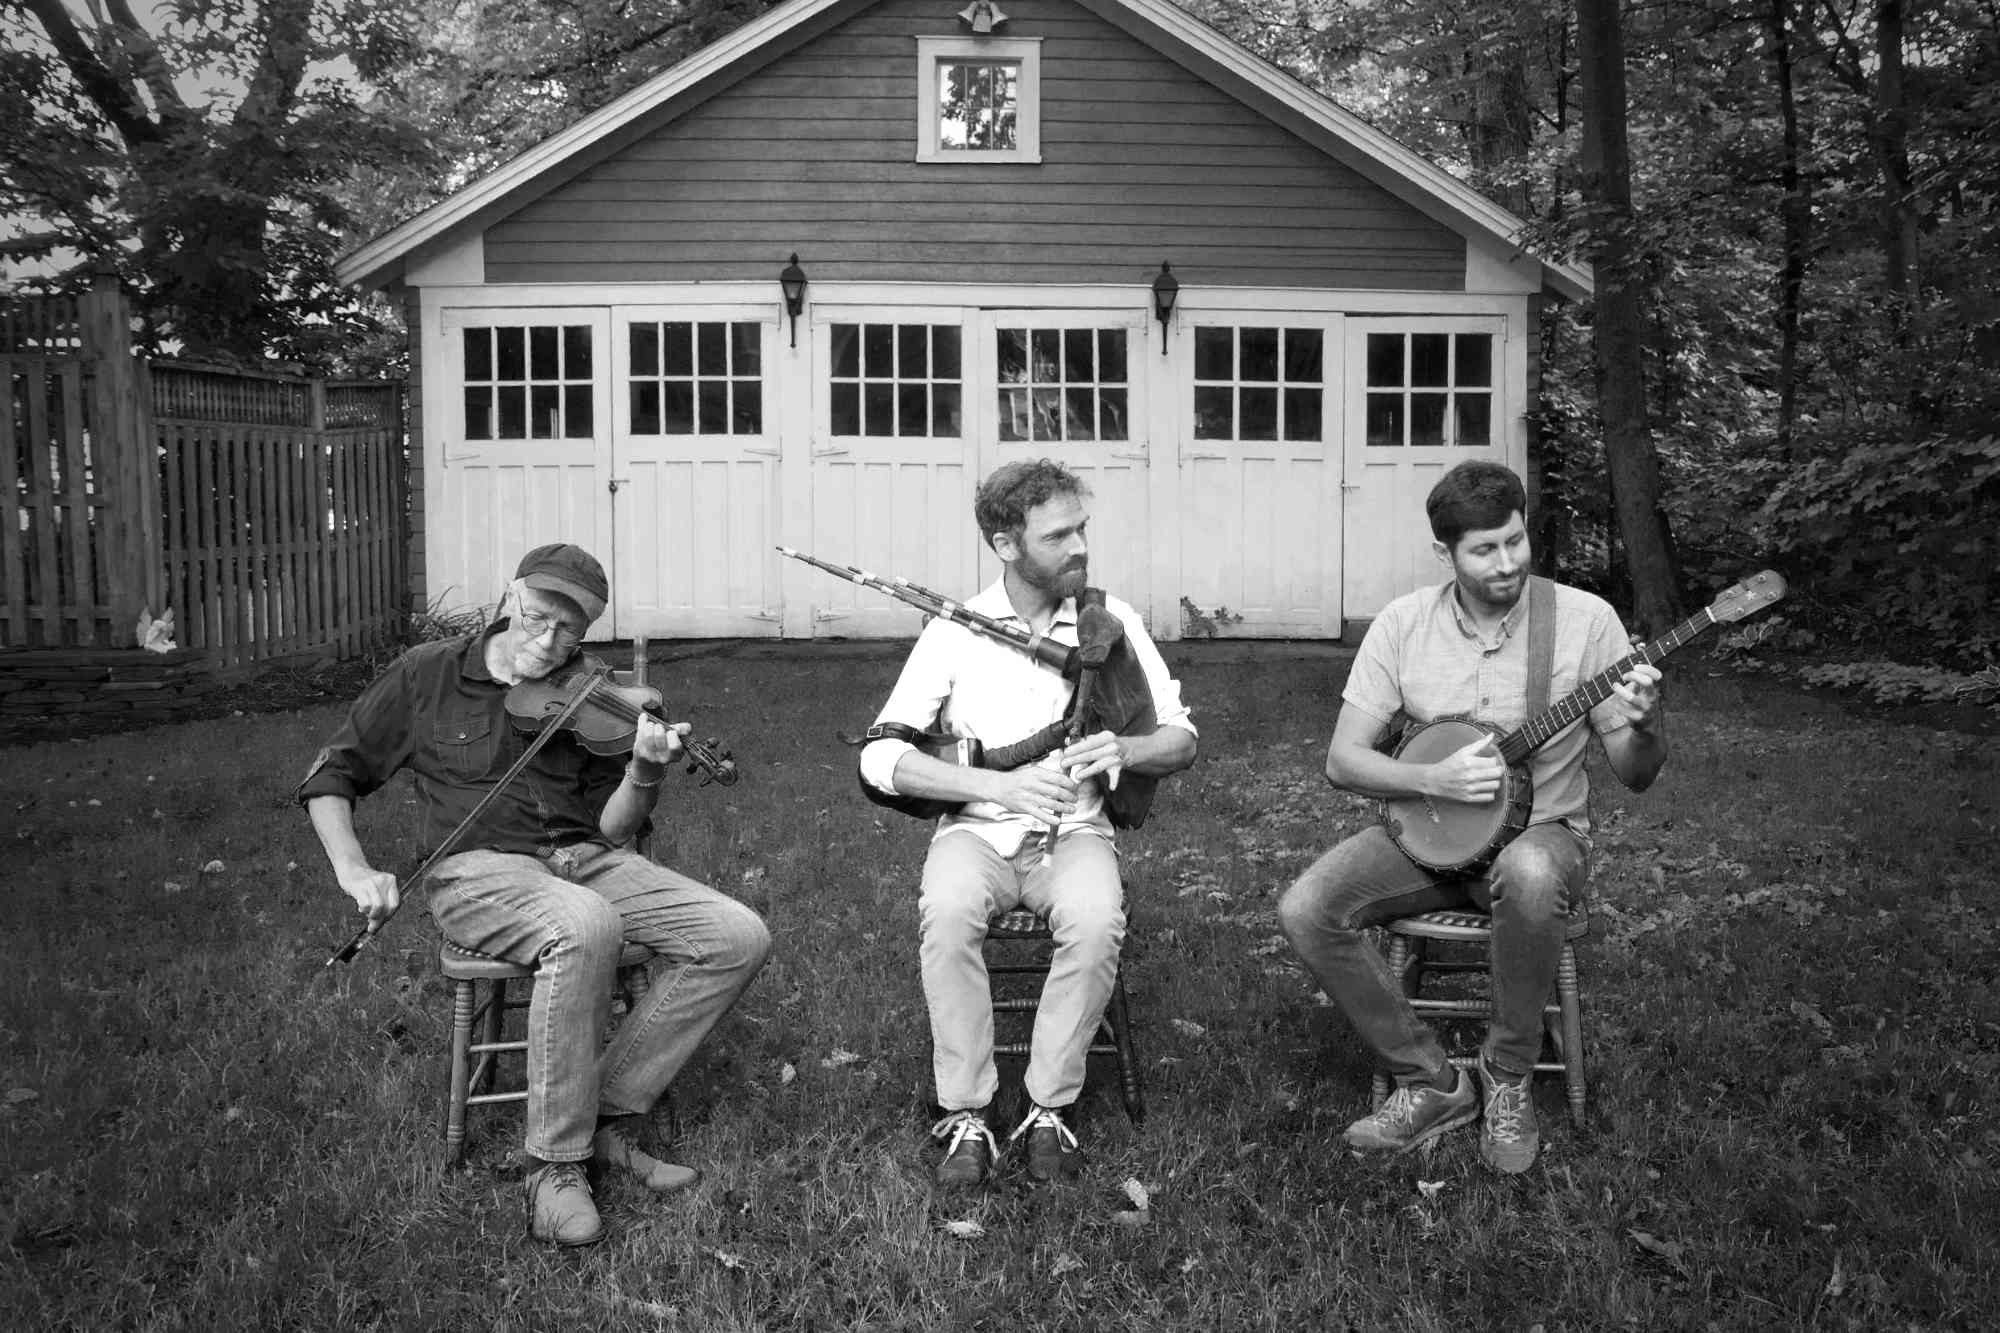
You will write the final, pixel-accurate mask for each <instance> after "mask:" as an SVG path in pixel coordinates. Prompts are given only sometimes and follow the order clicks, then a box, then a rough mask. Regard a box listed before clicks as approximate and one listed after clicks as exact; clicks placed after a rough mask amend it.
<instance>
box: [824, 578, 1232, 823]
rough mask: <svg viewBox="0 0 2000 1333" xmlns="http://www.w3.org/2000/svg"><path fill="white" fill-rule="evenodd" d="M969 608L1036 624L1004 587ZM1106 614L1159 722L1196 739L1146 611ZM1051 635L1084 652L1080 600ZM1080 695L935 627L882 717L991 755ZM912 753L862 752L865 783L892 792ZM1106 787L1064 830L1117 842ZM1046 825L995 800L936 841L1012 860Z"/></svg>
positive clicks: (1088, 786)
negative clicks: (968, 839) (969, 841)
mask: <svg viewBox="0 0 2000 1333" xmlns="http://www.w3.org/2000/svg"><path fill="white" fill-rule="evenodd" d="M965 605H966V607H967V608H968V609H970V610H973V611H977V612H979V613H981V614H982V615H985V616H988V617H990V618H992V619H994V620H1000V621H1011V622H1013V623H1014V624H1017V625H1019V626H1020V627H1021V628H1022V629H1024V630H1025V629H1027V628H1028V623H1027V621H1025V620H1023V619H1022V618H1021V617H1020V616H1018V615H1016V614H1015V613H1014V604H1013V601H1012V600H1011V599H1010V598H1009V597H1008V596H1007V587H1006V583H1005V581H1004V580H1000V581H996V582H994V583H993V584H992V585H990V586H989V587H987V588H985V589H983V590H982V591H980V593H979V594H978V595H977V596H975V597H971V598H968V599H967V600H966V602H965ZM1104 607H1105V609H1106V610H1107V611H1109V612H1111V613H1112V614H1113V615H1115V616H1117V617H1118V620H1119V622H1120V623H1121V624H1123V625H1124V626H1125V639H1126V642H1128V643H1129V644H1130V645H1131V647H1132V652H1133V655H1134V656H1135V657H1136V658H1137V659H1138V662H1139V665H1140V667H1141V669H1142V670H1143V671H1144V673H1145V677H1146V684H1147V686H1148V687H1149V688H1150V689H1151V691H1152V695H1153V713H1154V716H1155V717H1156V718H1157V720H1158V721H1159V724H1160V725H1161V726H1163V727H1179V728H1181V729H1182V730H1184V731H1186V732H1188V733H1189V734H1190V735H1193V734H1195V729H1194V722H1193V719H1192V717H1191V716H1190V714H1189V712H1188V708H1187V705H1186V704H1184V703H1183V702H1181V687H1180V682H1178V681H1176V680H1175V679H1174V678H1173V676H1172V674H1171V673H1169V672H1168V670H1167V664H1166V662H1165V661H1164V660H1163V659H1162V658H1161V657H1160V650H1159V649H1158V648H1156V647H1154V646H1153V640H1152V639H1151V638H1150V637H1149V636H1148V635H1147V633H1146V627H1145V625H1144V624H1143V623H1141V622H1140V620H1139V613H1138V612H1136V611H1134V610H1133V609H1132V608H1131V606H1130V605H1129V604H1127V603H1125V602H1122V601H1120V600H1119V599H1118V598H1116V597H1110V596H1107V597H1106V598H1105V599H1104ZM1046 637H1047V638H1048V639H1049V640H1050V641H1051V642H1054V643H1059V644H1062V645H1064V646H1066V647H1075V646H1076V642H1077V622H1076V599H1075V598H1073V597H1070V598H1065V599H1064V600H1063V603H1062V605H1061V606H1059V607H1057V608H1056V613H1055V618H1054V621H1053V623H1052V624H1051V625H1050V627H1049V631H1048V634H1047V636H1046ZM1074 688H1075V687H1074V686H1073V685H1071V683H1070V682H1069V681H1067V680H1064V679H1063V678H1062V676H1061V675H1060V674H1059V673H1058V672H1056V671H1055V670H1053V669H1052V668H1050V667H1046V666H1043V665H1042V664H1041V663H1040V662H1038V661H1036V660H1035V659H1034V658H1032V657H1030V656H1029V655H1028V654H1026V653H1024V652H1022V651H1021V650H1020V649H1019V648H1014V647H1010V646H1008V645H1007V644H1004V643H1001V642H999V641H997V640H995V639H991V638H988V637H987V636H986V635H983V634H979V633H976V632H974V631H972V630H969V629H967V628H965V627H964V626H963V625H958V624H954V623H952V622H951V621H949V620H933V621H931V623H930V624H928V625H926V626H925V627H924V631H923V633H922V634H920V635H918V636H917V642H916V646H915V647H913V648H911V649H910V657H909V660H908V661H907V662H905V663H904V664H903V674H902V675H901V676H900V677H899V678H898V679H897V681H896V688H895V689H894V690H892V691H891V692H890V694H889V701H888V702H887V703H886V704H884V705H883V706H882V712H881V715H880V716H879V717H877V718H876V719H875V720H876V722H877V723H882V722H899V723H901V724H903V725H904V726H906V727H914V728H916V729H917V730H919V731H928V730H931V729H932V728H933V727H936V726H937V725H938V724H939V723H940V722H942V723H943V724H944V729H946V730H948V731H950V732H951V734H952V735H954V736H965V737H971V738H974V739H977V740H978V741H979V742H980V743H981V744H983V745H984V746H986V747H987V748H988V749H996V748H998V747H1000V746H1003V745H1012V744H1014V743H1015V742H1017V741H1022V740H1026V739H1027V738H1028V737H1029V736H1032V735H1034V734H1035V733H1036V732H1037V731H1040V730H1041V729H1042V728H1044V727H1046V726H1048V725H1049V724H1050V723H1052V722H1059V721H1061V720H1062V718H1063V717H1064V715H1065V714H1067V713H1068V711H1069V702H1070V696H1071V694H1072V693H1073V691H1074ZM913 748H914V747H913V746H911V745H910V743H909V742H908V741H899V740H893V739H883V740H877V741H871V742H869V743H868V745H867V747H866V748H864V749H863V750H862V752H861V776H862V778H863V780H864V781H866V782H868V783H869V784H870V785H871V786H873V787H875V788H876V789H877V790H880V791H885V792H889V793H890V794H892V795H893V794H894V793H895V791H896V783H895V772H896V763H897V761H898V760H900V759H901V758H902V757H903V756H904V755H906V754H908V753H909V752H910V751H911V749H913ZM1059 753H1060V751H1057V752H1053V753H1051V754H1049V755H1048V756H1047V757H1046V758H1044V759H1042V760H1041V761H1040V762H1041V764H1042V765H1043V766H1044V767H1047V768H1051V769H1053V768H1054V767H1055V766H1056V759H1057V755H1058V754H1059ZM1103 782H1104V779H1103V778H1102V777H1101V776H1100V777H1096V778H1092V779H1091V780H1090V781H1089V782H1086V783H1085V784H1084V786H1083V790H1082V791H1080V792H1079V793H1078V794H1077V804H1076V809H1075V810H1073V811H1071V812H1070V813H1069V814H1067V815H1065V816H1063V820H1062V830H1061V831H1062V832H1064V833H1067V832H1069V831H1070V830H1071V829H1072V828H1075V827H1077V826H1079V825H1081V826H1083V827H1086V828H1089V829H1091V830H1093V831H1094V832H1097V833H1099V834H1101V835H1103V836H1104V837H1107V838H1109V837H1110V836H1111V835H1112V830H1111V821H1110V819H1109V818H1107V817H1106V815H1105V813H1104V790H1103ZM1041 827H1042V826H1041V824H1040V822H1039V821H1037V820H1033V819H1030V818H1028V816H1026V815H1017V814H1015V813H1013V812H1012V811H1010V810H1008V809H1006V808H1005V807H1004V806H1001V805H997V804H995V803H994V802H992V801H970V802H967V803H966V804H965V806H964V807H962V808H961V809H960V810H959V812H958V813H957V814H951V815H946V816H944V818H942V819H940V820H939V821H938V827H937V833H936V836H937V837H940V838H941V837H944V836H945V835H946V834H949V833H959V832H966V833H971V834H974V835H976V836H978V837H981V838H984V839H985V840H986V841H987V842H988V843H990V844H992V846H993V849H994V850H995V851H997V852H999V853H1000V854H1001V855H1002V856H1012V855H1013V854H1014V853H1015V852H1017V851H1019V850H1020V847H1021V843H1022V841H1023V840H1024V839H1025V838H1026V837H1027V836H1028V834H1030V833H1033V832H1036V831H1038V830H1039V829H1040V828H1041Z"/></svg>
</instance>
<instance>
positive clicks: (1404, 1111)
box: [1347, 1066, 1479, 1152]
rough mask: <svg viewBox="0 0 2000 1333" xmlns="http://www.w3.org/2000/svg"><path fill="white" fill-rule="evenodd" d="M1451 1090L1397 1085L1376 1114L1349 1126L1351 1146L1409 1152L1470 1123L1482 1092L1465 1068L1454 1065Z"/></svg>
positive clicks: (1378, 1150) (1426, 1085) (1349, 1144)
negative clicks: (1477, 1088) (1468, 1076)
mask: <svg viewBox="0 0 2000 1333" xmlns="http://www.w3.org/2000/svg"><path fill="white" fill-rule="evenodd" d="M1452 1076H1453V1079H1454V1082H1453V1083H1452V1085H1451V1091H1449V1092H1440V1091H1438V1090H1437V1089H1436V1088H1433V1087H1431V1086H1430V1085H1429V1084H1422V1085H1419V1086H1417V1087H1409V1088H1397V1089H1396V1090H1395V1091H1394V1092H1392V1093H1390V1094H1389V1096H1388V1097H1387V1098H1386V1099H1385V1100H1384V1101H1383V1103H1382V1105H1381V1107H1380V1109H1378V1110H1377V1111H1375V1113H1374V1114H1372V1115H1366V1116H1363V1117H1362V1118H1361V1119H1359V1120H1357V1121H1355V1122H1354V1123H1353V1124H1351V1125H1349V1126H1348V1127H1347V1143H1348V1146H1349V1147H1353V1148H1359V1149H1361V1150H1362V1151H1364V1152H1408V1151H1409V1150H1410V1149H1412V1148H1414V1147H1416V1146H1417V1145H1418V1144H1420V1143H1428V1142H1430V1141H1431V1140H1432V1139H1434V1138H1436V1137H1437V1136H1438V1135H1440V1134H1443V1133H1445V1132H1446V1131H1447V1130H1453V1129H1457V1128H1458V1127H1459V1126H1460V1125H1469V1124H1471V1123H1472V1121H1473V1119H1474V1117H1476V1116H1477V1115H1478V1114H1479V1093H1478V1092H1477V1090H1475V1089H1474V1088H1473V1086H1472V1080H1471V1079H1469V1078H1467V1077H1466V1076H1465V1071H1464V1070H1463V1069H1459V1068H1457V1067H1455V1066H1454V1067H1453V1069H1452Z"/></svg>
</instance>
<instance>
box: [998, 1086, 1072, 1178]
mask: <svg viewBox="0 0 2000 1333" xmlns="http://www.w3.org/2000/svg"><path fill="white" fill-rule="evenodd" d="M1029 1105H1030V1106H1031V1108H1032V1109H1031V1110H1030V1111H1029V1112H1028V1118H1027V1119H1026V1120H1023V1121H1022V1122H1021V1123H1020V1125H1019V1127H1017V1128H1016V1129H1015V1130H1014V1132H1013V1133H1012V1134H1009V1135H1008V1136H1007V1142H1009V1143H1012V1142H1013V1141H1014V1140H1015V1139H1018V1138H1020V1137H1021V1136H1022V1135H1023V1134H1026V1135H1027V1136H1028V1179H1030V1180H1056V1179H1059V1178H1060V1177H1063V1176H1072V1175H1075V1174H1076V1172H1077V1170H1078V1168H1079V1167H1081V1166H1082V1165H1083V1153H1082V1152H1081V1151H1080V1150H1079V1149H1078V1148H1077V1146H1076V1135H1075V1134H1072V1133H1071V1132H1070V1128H1069V1126H1068V1125H1065V1124H1064V1123H1063V1118H1062V1112H1061V1111H1059V1110H1057V1109H1056V1108H1055V1107H1053V1106H1039V1105H1035V1104H1034V1103H1030V1104H1029Z"/></svg>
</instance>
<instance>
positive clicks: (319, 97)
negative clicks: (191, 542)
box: [0, 0, 428, 361]
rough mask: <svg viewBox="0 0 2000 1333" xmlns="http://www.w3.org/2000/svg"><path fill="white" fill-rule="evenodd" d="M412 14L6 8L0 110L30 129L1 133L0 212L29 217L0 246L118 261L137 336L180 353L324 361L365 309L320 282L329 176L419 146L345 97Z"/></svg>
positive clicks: (336, 193) (402, 158) (336, 217)
mask: <svg viewBox="0 0 2000 1333" xmlns="http://www.w3.org/2000/svg"><path fill="white" fill-rule="evenodd" d="M413 26H414V25H413V23H412V21H411V16H410V12H409V11H408V10H407V9H406V8H403V7H401V6H397V5H381V4H376V3H373V2H372V0H271V2H270V3H265V4H261V5H257V6H254V7H244V6H239V5H232V4H226V3H222V2H221V0H182V2H181V3H178V4H175V5H172V6H164V7H161V8H159V9H157V10H149V11H147V12H146V15H145V17H144V19H142V18H141V17H140V16H139V15H138V14H136V13H135V12H134V11H133V10H132V9H131V8H129V7H128V6H127V5H126V4H125V3H123V2H122V0H113V2H112V3H110V4H109V5H108V6H106V7H104V8H99V7H97V6H92V7H91V9H90V11H89V15H88V17H87V18H86V17H85V16H83V15H81V14H79V13H78V12H77V11H76V10H75V9H73V8H72V7H71V6H69V5H67V4H65V3H63V0H24V3H22V4H20V5H16V6H10V7H8V9H7V10H6V11H5V13H4V15H0V30H4V31H5V33H6V37H7V40H6V44H5V50H4V52H0V114H4V115H5V117H6V119H7V122H8V123H9V124H10V125H23V126H27V127H29V128H28V129H27V131H26V132H25V133H20V134H9V135H7V136H5V137H4V138H0V212H5V213H7V214H10V215H12V216H14V217H15V218H17V219H21V220H22V221H23V222H24V224H25V227H26V229H27V231H28V234H27V235H26V236H25V237H24V238H23V239H21V240H19V241H17V242H16V243H14V244H13V245H12V246H10V247H9V254H10V255H11V256H12V257H13V258H15V259H17V260H24V259H25V260H43V261H51V260H53V261H58V262H59V263H60V262H63V261H66V262H67V268H66V270H65V276H66V278H67V280H68V281H70V282H75V281H78V280H80V279H81V278H82V277H83V276H85V275H87V273H88V272H89V271H90V270H92V269H94V268H105V267H109V268H112V269H115V270H117V271H119V272H121V273H122V274H123V275H124V276H125V277H126V278H127V279H128V282H129V284H130V286H131V287H132V288H133V290H134V291H135V293H136V295H137V297H138V299H139V302H140V304H141V307H142V309H143V310H144V312H145V314H146V316H147V318H148V323H149V328H150V334H151V336H152V338H153V339H155V340H165V341H171V342H172V343H174V344H177V345H178V346H179V347H180V348H181V349H183V350H185V351H187V352H189V353H192V354H196V355H199V356H203V357H208V358H234V359H239V360H257V359H261V358H263V357H265V356H268V355H277V356H280V357H284V358H287V359H295V360H305V361H323V360H325V359H326V358H325V357H324V356H323V355H322V354H324V353H327V352H328V351H329V350H330V349H331V348H332V347H333V346H334V345H337V344H338V343H339V342H340V341H341V340H342V339H344V338H347V337H351V336H353V335H354V334H355V333H357V332H361V331H365V329H366V328H367V327H368V325H369V324H370V322H371V321H370V319H369V318H368V317H367V316H357V314H356V312H355V310H354V306H353V302H352V300H351V298H350V297H349V296H348V295H346V294H345V293H343V292H341V291H340V290H339V289H337V288H336V287H334V286H333V284H332V282H331V274H330V264H331V259H332V256H333V254H334V252H335V251H336V249H337V248H338V246H339V245H340V243H341V240H342V237H343V234H344V232H345V230H346V229H347V227H348V226H349V225H350V224H351V223H352V222H353V220H354V214H353V212H352V210H351V209H350V208H349V207H348V204H347V202H346V198H345V196H344V193H343V187H344V186H345V184H346V183H347V181H348V180H349V178H350V175H351V173H352V172H353V171H354V170H355V169H357V168H358V167H362V166H367V165H381V164H386V163H392V162H411V161H421V160H423V159H424V158H425V156H426V154H427V152H428V148H427V144H426V142H425V140H424V138H423V136H422V135H421V134H420V133H419V132H418V131H417V130H416V128H415V127H414V126H413V125H412V124H411V123H410V122H408V121H407V120H404V119H401V118H399V117H398V116H395V115H393V114H384V113H382V112H381V111H379V110H376V109H373V108H370V107H367V106H364V105H363V104H362V102H361V101H359V100H358V98H357V95H356V89H357V86H358V85H361V84H364V83H365V81H366V80H368V79H370V78H372V77H376V76H379V75H381V74H382V73H384V72H385V71H387V70H389V69H391V68H392V67H394V66H395V65H397V64H398V63H399V62H401V61H402V60H404V59H405V58H406V56H407V52H408V49H409V42H408V34H409V33H410V32H411V31H412V30H413ZM59 281H61V280H60V279H59Z"/></svg>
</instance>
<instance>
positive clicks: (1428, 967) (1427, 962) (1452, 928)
mask: <svg viewBox="0 0 2000 1333" xmlns="http://www.w3.org/2000/svg"><path fill="white" fill-rule="evenodd" d="M1589 933H1590V918H1589V916H1588V915H1587V914H1586V913H1584V912H1582V911H1578V912H1577V913H1576V914H1575V915H1573V916H1571V918H1570V922H1569V928H1568V930H1567V931H1566V932H1565V936H1564V939H1563V946H1562V955H1561V958H1560V960H1559V961H1558V962H1557V964H1556V993H1555V998H1554V999H1553V1000H1551V1001H1550V1002H1549V1003H1548V1004H1547V1005H1546V1006H1544V1008H1543V1010H1542V1025H1543V1028H1544V1030H1545V1031H1546V1032H1547V1034H1548V1045H1549V1050H1548V1052H1547V1053H1546V1055H1545V1058H1543V1059H1539V1060H1537V1061H1536V1062H1535V1073H1537V1074H1561V1075H1562V1076H1563V1086H1564V1090H1565V1091H1566V1092H1567V1093H1568V1096H1569V1114H1570V1120H1571V1122H1572V1123H1574V1124H1577V1125H1581V1124H1582V1123H1583V1108H1584V1082H1583V1001H1582V992H1581V990H1580V989H1579V987H1578V984H1577V972H1576V942H1577V941H1578V940H1580V939H1582V938H1583V937H1584V936H1585V935H1588V934H1589ZM1382 935H1383V940H1384V942H1385V944H1386V946H1387V947H1386V952H1387V954H1388V962H1389V971H1390V972H1391V973H1392V974H1393V975H1395V976H1397V977H1399V978H1401V980H1402V983H1403V990H1404V992H1405V993H1406V994H1407V995H1408V996H1409V997H1410V1004H1411V1006H1412V1007H1413V1008H1414V1009H1415V1010H1416V1011H1417V1016H1418V1017H1419V1018H1423V1019H1426V1020H1430V1021H1439V1020H1442V1021H1451V1020H1454V1019H1477V1020H1482V1021H1483V1020H1487V1019H1489V1018H1491V1016H1492V1013H1493V1004H1492V1001H1491V1000H1490V999H1489V998H1488V996H1487V993H1486V985H1485V981H1486V978H1487V977H1488V975H1489V966H1490V964H1489V959H1490V957H1491V954H1492V947H1493V920H1492V918H1491V917H1489V916H1487V915H1486V913H1484V912H1477V911H1447V912H1423V913H1419V914H1418V915H1416V916H1407V917H1403V918H1402V919H1400V920H1397V921H1391V922H1388V923H1387V924H1386V925H1384V926H1383V927H1382ZM1434 946H1436V947H1437V948H1438V949H1439V950H1440V951H1442V950H1444V949H1449V948H1452V947H1454V946H1462V947H1459V948H1458V949H1457V954H1458V956H1455V957H1441V956H1436V955H1434V954H1433V947H1434ZM1468 952H1470V953H1472V954H1475V955H1476V956H1472V957H1467V956H1465V955H1466V954H1467V953H1468ZM1436 976H1460V977H1463V978H1465V979H1466V980H1467V981H1468V982H1471V983H1476V984H1471V985H1469V986H1468V987H1465V988H1460V989H1458V990H1457V991H1455V992H1454V993H1444V994H1439V993H1430V994H1427V993H1425V989H1424V986H1425V982H1426V981H1427V980H1429V979H1431V978H1433V977H1436ZM1451 1062H1452V1063H1453V1064H1454V1065H1457V1066H1458V1067H1459V1068H1460V1069H1472V1068H1474V1067H1475V1066H1477V1065H1478V1063H1479V1057H1478V1055H1477V1054H1476V1053H1475V1054H1472V1055H1455V1056H1452V1057H1451ZM1372 1093H1373V1098H1374V1105H1376V1106H1380V1105H1381V1104H1382V1102H1383V1101H1384V1099H1386V1098H1387V1097H1388V1095H1389V1076H1388V1075H1387V1074H1386V1073H1383V1072H1382V1071H1380V1070H1377V1071H1376V1073H1375V1078H1374V1085H1373V1088H1372Z"/></svg>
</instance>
